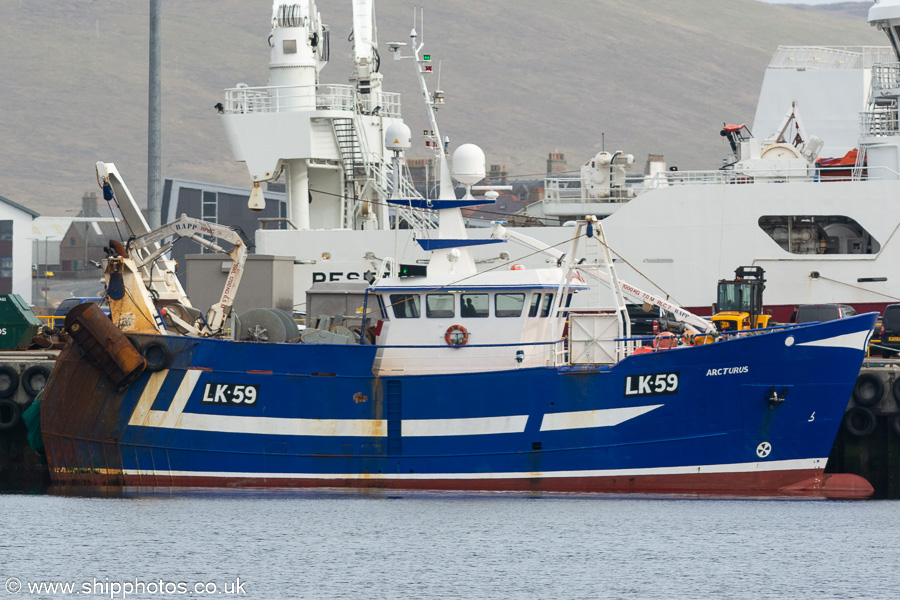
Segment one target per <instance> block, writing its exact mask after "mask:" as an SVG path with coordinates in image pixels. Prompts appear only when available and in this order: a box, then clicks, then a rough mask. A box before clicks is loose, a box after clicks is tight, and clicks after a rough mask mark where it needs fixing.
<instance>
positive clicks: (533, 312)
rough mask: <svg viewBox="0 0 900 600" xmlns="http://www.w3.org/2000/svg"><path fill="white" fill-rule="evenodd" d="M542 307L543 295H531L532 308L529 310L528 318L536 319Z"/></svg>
mask: <svg viewBox="0 0 900 600" xmlns="http://www.w3.org/2000/svg"><path fill="white" fill-rule="evenodd" d="M540 306H541V295H540V294H538V293H537V292H535V293H533V294H532V295H531V306H530V307H529V308H528V316H529V317H536V316H537V314H538V309H539V308H540Z"/></svg>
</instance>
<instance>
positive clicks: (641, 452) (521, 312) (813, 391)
mask: <svg viewBox="0 0 900 600" xmlns="http://www.w3.org/2000/svg"><path fill="white" fill-rule="evenodd" d="M288 8H289V7H288ZM284 10H286V9H284V7H282V10H281V12H280V13H277V14H278V15H280V16H278V18H277V19H276V22H277V23H278V24H280V25H279V27H280V29H279V31H280V34H279V35H285V33H284V32H285V31H287V30H289V29H291V28H292V27H294V26H299V25H300V24H303V23H306V21H305V20H303V19H295V18H294V17H295V16H296V15H294V14H293V12H291V11H288V12H289V13H290V14H288V13H285V12H284ZM411 38H412V39H413V42H414V43H413V48H412V50H413V52H414V56H413V58H414V59H415V60H414V64H415V65H417V74H418V77H419V82H420V87H421V89H422V91H423V97H424V98H425V99H426V107H427V108H428V117H429V120H430V130H429V132H428V136H429V138H433V139H434V140H441V141H442V142H443V140H444V138H442V137H441V135H440V131H439V129H438V126H437V122H436V120H435V117H434V111H433V108H434V105H435V104H436V103H438V102H439V101H440V99H441V97H440V96H439V95H438V94H437V92H435V94H430V93H429V92H428V89H427V86H426V85H425V81H424V73H425V72H426V67H427V64H426V63H427V57H420V55H419V51H420V50H421V45H416V41H415V40H416V36H415V31H413V33H412V34H411ZM279 39H280V38H279ZM303 39H305V38H303ZM310 39H312V38H310ZM310 43H311V42H310ZM401 45H403V44H393V45H392V51H395V50H397V49H398V48H399V46H401ZM288 46H290V47H293V46H292V45H290V44H289V45H287V46H286V45H284V44H281V45H279V44H276V45H275V46H273V47H275V48H278V47H285V48H286V47H288ZM319 49H320V47H319V46H316V48H313V47H312V46H310V52H312V51H313V50H315V51H316V52H318V51H319ZM361 64H362V63H361ZM366 64H367V63H366ZM366 89H369V88H368V87H367V88H366ZM242 93H246V90H244V91H243V92H242ZM260 93H262V92H260ZM360 93H362V92H360ZM260 98H262V96H260ZM241 106H243V105H241ZM410 144H411V135H410V132H409V128H408V127H406V126H405V125H403V124H402V123H401V122H396V123H392V124H390V125H389V126H388V127H387V128H386V132H385V138H384V149H385V152H386V153H387V152H390V153H392V155H393V161H392V162H393V174H392V176H391V177H390V178H387V179H385V181H387V180H388V179H389V180H390V181H391V182H392V183H391V197H390V198H389V199H388V200H387V203H388V204H390V205H391V207H392V208H391V207H388V206H379V207H378V212H379V214H380V215H381V216H382V217H383V219H385V218H389V217H390V214H391V213H390V210H391V209H392V210H396V211H398V212H396V213H394V215H395V216H397V215H399V214H401V213H400V212H399V211H400V210H401V209H402V211H404V212H403V214H407V215H408V214H415V215H418V217H417V218H415V219H412V221H414V222H417V223H420V224H422V227H421V228H420V230H419V231H418V232H417V233H416V238H415V241H416V244H417V245H418V246H419V247H420V248H421V250H422V251H424V252H425V253H427V256H428V259H427V261H425V262H427V265H426V264H421V263H420V262H416V263H415V264H401V262H400V260H399V259H389V258H383V259H377V258H375V256H374V254H373V255H372V256H371V257H367V258H366V260H367V261H371V262H372V264H373V267H374V268H375V269H376V270H377V272H376V273H375V275H374V277H373V280H372V281H371V283H361V284H358V288H357V290H356V295H355V296H352V295H347V296H346V298H347V299H346V301H345V302H346V305H348V306H349V310H348V311H345V314H342V315H340V316H337V317H336V316H335V313H334V312H333V311H330V310H324V309H323V310H322V311H320V312H316V311H315V310H314V309H313V306H314V303H313V302H312V301H311V300H310V297H309V294H311V293H312V290H311V292H309V293H308V299H307V307H308V310H307V315H306V319H307V321H306V328H305V329H303V330H298V329H297V328H296V325H295V324H294V322H293V320H292V319H291V317H290V316H288V315H284V314H281V313H278V312H277V311H272V310H267V309H257V310H256V311H255V312H254V311H248V312H246V313H244V314H243V315H241V319H240V321H239V320H238V319H237V318H236V315H234V314H233V311H232V306H233V301H234V297H235V294H236V292H237V289H238V286H239V284H240V280H241V274H242V271H243V268H244V265H245V260H246V256H247V250H246V244H245V243H244V242H243V240H242V239H241V237H240V236H239V235H238V234H237V233H236V232H234V231H231V230H230V229H228V228H226V227H223V226H221V225H217V224H213V223H205V222H202V221H198V220H196V219H191V218H189V217H186V216H182V217H181V219H179V220H177V221H175V222H172V223H169V224H167V225H164V226H163V227H161V228H159V229H157V230H153V231H150V230H149V227H148V226H147V224H146V221H144V220H143V218H142V217H141V215H140V211H139V210H138V209H137V207H136V204H135V203H134V201H133V198H132V197H131V194H130V193H129V192H128V189H127V187H126V186H125V185H124V182H123V181H122V180H121V177H120V175H119V173H118V171H117V169H116V168H115V166H114V165H112V164H109V163H98V165H97V175H98V181H99V182H100V183H101V187H102V188H103V193H104V197H105V198H107V199H108V200H110V201H115V202H116V203H117V204H119V206H120V208H121V209H122V212H123V214H124V215H125V217H126V219H127V220H128V221H129V230H130V231H131V232H132V233H133V237H132V238H131V239H129V240H113V241H111V243H110V248H109V256H110V257H109V259H108V260H106V261H105V265H104V277H105V280H106V283H107V301H108V302H109V309H110V315H111V318H109V317H107V316H106V315H105V314H104V313H103V312H102V311H101V310H100V309H99V308H98V307H97V306H96V305H93V304H84V305H81V306H79V307H77V308H75V309H73V310H72V311H71V312H70V313H69V314H68V316H67V318H66V331H67V332H69V333H70V334H71V336H72V338H73V340H72V342H71V343H70V345H69V346H68V347H67V348H66V349H65V350H64V351H63V352H62V353H61V355H60V357H59V360H58V362H57V365H56V367H55V368H54V370H53V373H52V375H51V377H50V380H49V381H48V383H47V386H46V387H45V389H44V392H43V395H42V399H41V427H42V432H43V438H44V445H45V449H46V452H47V459H48V463H49V466H50V469H51V476H52V478H53V480H54V482H56V483H58V484H73V485H92V486H153V487H158V486H163V487H170V486H253V487H295V486H297V487H299V486H329V487H384V488H404V489H412V488H424V489H446V490H530V491H562V492H646V493H657V492H661V493H692V494H741V495H753V494H811V495H821V494H827V495H832V496H865V495H868V494H871V493H872V488H871V486H870V485H869V484H868V482H866V481H865V480H864V479H862V478H861V477H858V476H854V475H841V474H826V472H825V468H826V462H827V458H828V455H829V452H830V450H831V447H832V444H833V442H834V439H835V436H836V434H837V431H838V427H839V425H840V423H841V420H842V417H843V415H844V409H845V407H846V405H847V402H848V399H849V397H850V395H851V392H852V390H853V386H854V384H855V382H856V377H857V373H858V372H859V369H860V366H861V364H862V360H863V357H864V355H865V349H866V346H867V343H868V340H869V337H870V336H871V334H872V330H873V327H874V323H875V316H876V315H875V314H868V315H862V316H858V317H853V318H848V319H841V320H838V321H833V322H828V323H821V324H812V325H804V326H787V327H781V328H771V329H766V330H757V331H749V332H738V333H735V334H729V335H722V334H720V332H718V331H717V330H716V328H715V327H714V326H713V325H712V324H711V323H709V322H708V321H706V320H705V319H702V318H700V317H697V316H695V315H693V314H691V313H689V312H688V311H686V310H684V309H683V308H682V307H680V306H678V305H676V304H675V303H673V302H672V301H671V300H669V299H668V298H665V297H660V296H657V295H654V294H651V293H647V292H645V291H643V290H641V289H639V288H637V287H635V286H633V285H631V284H628V283H627V282H624V281H621V280H620V279H619V278H618V276H617V274H616V269H615V265H614V262H613V259H612V256H611V250H610V248H609V244H608V243H607V240H606V236H605V233H604V231H603V228H602V226H601V222H600V221H599V220H598V219H597V218H595V217H592V216H586V217H585V218H583V219H580V220H578V221H577V222H576V223H575V226H574V227H572V228H566V231H567V232H570V233H569V235H568V239H566V240H563V242H562V243H560V244H556V245H554V246H550V245H547V244H545V243H543V242H540V241H538V240H536V239H533V238H530V237H528V236H526V235H524V234H522V233H517V232H514V231H512V230H507V229H506V228H505V227H504V224H503V223H495V224H494V228H493V231H492V232H491V235H490V236H489V237H484V236H481V237H479V238H478V239H472V238H469V237H468V235H467V229H466V227H465V222H464V219H463V216H462V213H461V209H463V208H466V207H472V206H479V205H484V204H489V203H490V202H492V200H491V195H490V191H489V192H488V193H487V194H485V197H484V198H474V197H473V196H472V193H471V192H472V190H473V189H476V190H477V186H476V185H475V184H477V183H478V182H479V181H481V180H483V179H484V177H485V158H484V153H483V152H482V151H481V150H480V149H479V148H478V147H476V146H474V145H471V144H463V145H462V146H460V147H459V148H457V149H456V151H455V152H454V154H453V161H452V162H453V172H454V175H455V177H456V179H457V180H458V181H459V182H460V183H462V184H463V185H464V186H465V188H466V192H465V195H464V196H463V197H462V198H457V195H456V194H455V192H454V189H453V187H452V185H451V179H450V168H449V164H448V160H447V159H448V156H447V153H446V152H445V149H446V148H445V146H444V145H443V144H442V145H441V147H440V148H439V152H438V154H437V158H438V159H439V169H440V192H439V194H438V198H436V199H423V198H415V197H410V196H409V195H404V193H403V190H404V189H405V188H404V187H403V185H402V181H403V178H402V176H401V168H400V167H401V162H402V155H403V153H404V152H405V151H406V150H407V149H408V148H409V147H410ZM279 164H280V166H281V168H287V171H289V172H290V173H289V176H290V177H291V178H292V179H291V180H292V181H293V180H294V179H298V183H297V185H299V186H300V187H299V188H298V189H305V188H303V187H302V184H303V182H302V181H299V180H300V179H303V173H304V172H303V170H302V169H300V170H299V171H298V170H297V169H294V171H291V169H292V168H294V167H292V165H291V164H286V163H279ZM348 168H353V167H352V165H350V166H349V167H348ZM273 173H274V172H270V173H269V175H270V176H272V175H273ZM294 185H295V184H294V183H291V186H294ZM260 196H261V192H259V188H258V187H255V188H254V192H253V194H252V195H251V198H250V207H251V208H257V209H258V208H259V207H260V202H261V200H260ZM301 196H302V197H303V199H304V200H305V199H306V195H305V194H301ZM493 197H494V198H496V193H494V194H493ZM350 199H356V200H359V201H360V202H364V203H365V204H366V206H367V210H372V206H374V204H375V202H376V201H375V200H374V199H372V198H361V197H353V198H351V196H350V195H348V201H349V200H350ZM120 200H121V202H120ZM370 205H372V206H370ZM306 208H307V210H308V208H309V207H308V206H307V207H306ZM383 219H382V220H383ZM172 236H177V237H187V238H190V239H192V240H194V241H195V242H198V243H201V244H202V245H203V246H204V247H206V248H207V249H209V250H212V251H216V252H223V253H226V254H228V256H229V257H230V259H231V267H230V268H229V269H228V278H227V281H226V284H225V288H224V290H223V292H222V296H221V298H220V300H219V301H217V302H216V303H215V304H214V305H213V306H211V307H210V309H209V310H208V311H207V312H206V314H203V313H202V312H201V311H199V310H197V309H196V308H195V307H193V306H192V305H191V304H190V300H189V299H188V298H187V295H186V294H185V293H184V290H183V289H181V287H180V284H179V283H178V280H177V278H176V276H175V264H174V261H171V260H169V259H168V258H166V251H167V250H168V249H169V248H170V247H171V243H165V242H166V240H167V239H168V238H170V237H172ZM210 238H217V239H219V240H224V242H227V244H226V246H228V245H230V250H227V251H226V249H225V248H223V247H222V246H219V245H218V244H217V243H215V242H213V241H212V240H211V239H210ZM513 244H519V245H520V246H524V247H525V248H526V250H525V252H524V253H521V252H520V253H516V252H515V251H514V250H512V248H511V246H512V245H513ZM488 245H495V246H496V247H498V248H499V247H504V248H505V247H507V246H509V247H510V248H509V252H502V253H500V254H499V256H498V257H497V259H496V260H495V261H494V263H493V264H494V266H493V267H490V268H482V269H481V270H480V271H479V269H478V268H476V262H475V258H474V256H473V248H476V247H478V246H488ZM370 254H371V253H370ZM510 256H514V257H515V258H512V259H510ZM535 256H540V257H542V258H543V259H544V261H545V262H544V263H543V264H544V265H546V266H544V267H542V268H527V269H526V268H523V266H522V263H521V262H520V261H522V260H524V259H525V258H531V259H532V260H531V264H534V263H535V261H534V257H535ZM398 258H399V257H398ZM589 284H590V285H589ZM325 285H326V288H327V284H325ZM576 295H577V296H579V297H578V300H577V301H573V298H574V297H575V296H576ZM626 296H628V297H630V298H633V299H637V300H638V301H639V302H642V303H644V304H647V305H651V306H656V307H659V308H662V309H665V310H666V311H668V312H669V313H671V314H672V315H674V316H675V317H676V318H677V319H678V320H679V321H681V322H682V323H683V324H684V325H683V327H684V329H683V331H682V330H679V331H678V332H669V331H665V332H662V333H660V334H659V335H657V336H650V338H647V339H642V338H636V337H633V336H631V331H630V319H629V316H628V311H627V308H626V303H625V298H626ZM586 297H587V298H586ZM346 312H349V313H350V314H346ZM228 324H230V328H229V327H228ZM229 329H230V331H229Z"/></svg>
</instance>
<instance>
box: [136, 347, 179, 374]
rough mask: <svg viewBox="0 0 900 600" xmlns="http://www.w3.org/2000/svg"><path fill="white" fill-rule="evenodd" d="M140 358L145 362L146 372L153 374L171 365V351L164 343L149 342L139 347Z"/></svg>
mask: <svg viewBox="0 0 900 600" xmlns="http://www.w3.org/2000/svg"><path fill="white" fill-rule="evenodd" d="M141 356H143V357H144V360H145V361H147V367H146V369H147V371H149V372H150V373H155V372H157V371H162V370H163V369H168V368H169V367H170V366H171V365H172V351H171V350H169V347H168V346H166V345H165V344H164V343H162V342H160V341H157V340H151V341H149V342H147V343H146V344H144V345H143V346H142V347H141Z"/></svg>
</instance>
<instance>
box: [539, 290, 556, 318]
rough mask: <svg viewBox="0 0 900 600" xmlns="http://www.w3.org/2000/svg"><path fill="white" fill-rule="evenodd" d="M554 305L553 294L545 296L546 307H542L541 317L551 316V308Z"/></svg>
mask: <svg viewBox="0 0 900 600" xmlns="http://www.w3.org/2000/svg"><path fill="white" fill-rule="evenodd" d="M552 305H553V294H545V295H544V305H543V306H542V307H541V316H542V317H547V316H549V315H550V307H551V306H552Z"/></svg>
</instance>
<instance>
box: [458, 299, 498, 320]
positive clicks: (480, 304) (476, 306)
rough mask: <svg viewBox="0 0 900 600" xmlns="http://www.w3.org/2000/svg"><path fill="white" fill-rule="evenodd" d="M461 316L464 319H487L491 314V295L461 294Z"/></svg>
mask: <svg viewBox="0 0 900 600" xmlns="http://www.w3.org/2000/svg"><path fill="white" fill-rule="evenodd" d="M459 302H460V315H462V316H463V317H486V316H488V314H489V312H490V306H491V295H490V294H460V297H459Z"/></svg>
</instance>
